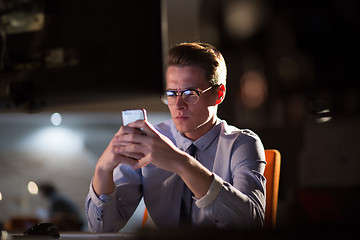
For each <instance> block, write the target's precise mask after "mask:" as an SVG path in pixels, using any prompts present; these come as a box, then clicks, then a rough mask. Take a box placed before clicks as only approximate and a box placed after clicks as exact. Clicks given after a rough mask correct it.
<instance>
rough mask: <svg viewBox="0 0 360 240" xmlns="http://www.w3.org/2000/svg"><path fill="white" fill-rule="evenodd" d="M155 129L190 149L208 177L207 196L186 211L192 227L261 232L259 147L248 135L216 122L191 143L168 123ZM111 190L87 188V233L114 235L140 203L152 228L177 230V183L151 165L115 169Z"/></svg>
mask: <svg viewBox="0 0 360 240" xmlns="http://www.w3.org/2000/svg"><path fill="white" fill-rule="evenodd" d="M155 127H156V129H157V130H158V131H159V132H161V133H162V134H164V135H165V136H167V137H168V138H169V139H170V140H171V141H172V142H173V143H174V144H175V145H176V146H177V147H178V148H179V149H181V150H183V151H185V150H187V148H188V147H189V146H190V145H191V144H192V143H194V144H195V145H196V147H197V148H198V150H197V152H196V157H197V159H198V161H199V162H200V163H201V164H203V165H204V166H205V167H206V168H208V169H209V170H210V171H211V172H213V176H214V179H213V182H212V184H211V187H210V189H209V191H208V192H207V194H206V195H205V196H204V197H202V198H201V199H195V201H193V206H192V216H191V218H192V226H193V227H218V228H239V227H240V228H253V227H261V226H262V225H263V223H264V215H265V189H266V187H265V184H266V179H265V178H264V176H263V173H264V169H265V164H266V162H265V153H264V147H263V145H262V143H261V141H260V139H259V137H258V136H257V135H256V134H254V133H253V132H251V131H250V130H240V129H237V128H235V127H233V126H230V125H227V123H226V122H225V121H220V120H218V122H217V124H216V125H215V126H214V127H213V128H212V129H211V130H210V131H209V132H208V133H206V134H205V135H204V136H202V137H201V138H199V139H198V140H196V141H195V142H192V141H191V140H189V139H187V138H186V137H184V136H183V135H182V134H180V133H179V132H178V131H177V130H176V127H175V124H174V123H173V121H172V120H169V121H166V122H163V123H160V124H159V125H157V126H155ZM114 182H115V186H116V190H115V191H114V192H113V193H112V194H111V195H109V196H105V195H101V196H97V195H96V193H95V192H94V190H93V188H92V183H91V185H90V190H89V194H88V196H87V199H86V214H87V218H88V225H89V229H90V231H93V232H115V231H119V230H120V229H121V228H122V227H123V226H124V225H125V224H126V222H127V221H128V220H129V218H130V217H131V216H132V214H133V212H134V211H135V209H136V207H137V206H138V204H139V202H140V200H141V198H142V197H144V201H145V205H146V207H147V209H148V212H149V214H150V216H151V218H152V220H153V221H154V223H155V225H156V226H157V227H158V228H166V227H177V226H179V221H180V205H181V197H182V190H183V181H182V179H181V178H180V177H179V176H178V175H177V174H175V173H172V172H168V171H165V170H162V169H160V168H157V167H155V166H154V165H152V164H149V165H147V166H146V167H143V168H141V169H138V170H133V169H132V168H131V167H129V166H128V165H123V164H120V165H119V166H118V167H117V168H116V169H115V170H114Z"/></svg>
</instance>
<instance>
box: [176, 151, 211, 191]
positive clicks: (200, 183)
mask: <svg viewBox="0 0 360 240" xmlns="http://www.w3.org/2000/svg"><path fill="white" fill-rule="evenodd" d="M177 174H178V175H179V176H180V177H181V178H182V179H183V181H184V182H185V184H186V185H187V186H188V188H189V189H190V190H191V191H192V192H193V193H194V195H195V197H196V198H202V197H203V196H205V195H206V193H207V192H208V190H209V188H210V186H211V183H212V181H213V175H212V173H211V172H210V171H209V170H208V169H207V168H205V167H204V166H203V165H202V164H201V163H199V162H198V161H197V160H195V159H193V158H190V159H188V160H187V161H184V162H183V164H181V166H180V167H179V168H178V172H177Z"/></svg>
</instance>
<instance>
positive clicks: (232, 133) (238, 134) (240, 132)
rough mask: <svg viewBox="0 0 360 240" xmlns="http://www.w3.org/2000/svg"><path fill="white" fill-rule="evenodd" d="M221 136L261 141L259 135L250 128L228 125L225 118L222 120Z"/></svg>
mask: <svg viewBox="0 0 360 240" xmlns="http://www.w3.org/2000/svg"><path fill="white" fill-rule="evenodd" d="M220 136H221V137H222V138H228V139H233V140H236V141H239V140H242V141H260V138H259V136H258V135H257V134H256V133H254V132H253V131H251V130H250V129H239V128H237V127H235V126H232V125H228V124H227V122H226V121H224V120H222V121H221V132H220Z"/></svg>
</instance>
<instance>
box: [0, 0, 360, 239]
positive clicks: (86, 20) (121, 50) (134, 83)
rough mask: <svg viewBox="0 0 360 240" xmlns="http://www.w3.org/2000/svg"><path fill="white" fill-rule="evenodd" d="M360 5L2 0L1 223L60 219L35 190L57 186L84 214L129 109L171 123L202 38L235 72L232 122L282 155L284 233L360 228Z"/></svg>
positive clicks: (348, 0) (226, 113)
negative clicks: (179, 64)
mask: <svg viewBox="0 0 360 240" xmlns="http://www.w3.org/2000/svg"><path fill="white" fill-rule="evenodd" d="M359 10H360V9H359V2H358V1H356V0H329V1H326V0H319V1H309V0H302V1H300V0H294V1H284V0H272V1H266V0H223V1H221V0H195V1H194V0H186V1H182V0H158V1H115V0H106V1H84V0H81V1H70V0H53V1H47V0H13V1H9V0H0V33H1V36H0V136H1V138H0V225H1V227H2V228H3V229H6V227H8V226H10V225H11V224H10V222H11V221H12V220H14V222H16V221H15V220H19V221H20V220H21V219H30V220H31V219H32V220H34V222H42V221H45V220H46V216H47V215H46V207H47V204H48V203H47V202H46V199H44V198H42V197H41V196H39V194H37V193H34V192H32V190H31V184H30V182H31V183H34V184H35V185H36V184H38V185H39V184H41V183H44V182H51V183H53V184H54V185H55V186H56V187H57V189H58V190H59V191H61V192H62V193H63V194H64V195H65V196H67V197H69V198H70V199H71V200H72V201H73V202H74V204H75V205H76V206H77V207H78V208H79V209H80V211H81V213H82V214H84V213H83V212H84V210H83V208H84V199H85V197H86V194H87V192H88V189H89V183H90V181H91V177H92V174H93V170H94V166H95V164H96V161H97V159H98V158H99V156H100V155H101V153H102V151H103V150H104V149H105V147H106V146H107V144H108V142H109V141H110V140H111V138H112V136H113V135H114V133H115V132H116V131H117V130H118V129H119V127H120V126H121V124H122V123H121V111H122V110H123V109H131V108H145V109H147V111H148V113H149V121H150V122H151V123H153V124H156V123H158V122H160V121H163V120H165V119H169V118H171V117H170V115H169V113H168V109H167V107H166V106H165V105H163V104H162V102H161V100H160V98H159V95H160V94H161V92H162V91H163V88H164V69H166V68H165V67H166V66H165V65H164V61H163V59H164V56H165V55H166V53H167V50H168V49H169V47H172V46H174V45H175V44H177V43H180V42H192V41H202V42H208V43H211V44H213V45H214V46H216V47H217V48H218V49H219V50H220V51H221V52H222V54H223V56H224V58H225V61H226V64H227V68H228V77H227V93H226V98H225V101H224V102H223V103H222V104H221V105H220V107H219V114H218V115H219V117H220V118H221V119H225V120H226V121H227V122H228V123H229V124H232V125H234V126H237V127H239V128H249V129H251V130H253V131H254V132H256V133H257V134H258V135H259V136H260V138H261V140H262V142H263V144H264V147H265V149H277V150H278V151H279V152H280V154H281V170H280V183H279V192H278V206H277V222H276V228H275V229H274V230H273V233H272V234H273V235H270V236H273V237H274V236H277V235H276V234H279V235H280V236H282V237H284V238H286V237H288V236H289V235H288V234H290V233H291V234H292V233H294V232H292V230H293V229H296V230H297V231H298V233H299V234H300V233H301V230H304V232H306V231H308V232H311V231H313V230H315V231H316V230H318V231H317V234H319V232H321V231H320V230H323V229H326V230H324V231H328V230H329V229H330V230H334V229H344V230H345V231H347V230H348V229H356V226H357V224H358V223H359V217H358V215H359V214H360V204H359V197H360V175H359V171H360V157H359V156H358V154H357V152H356V149H357V148H358V147H359V146H360V72H359V67H360V39H359V33H360V29H359V27H360V25H359V22H360V20H359ZM54 113H58V114H59V115H60V114H61V115H60V123H59V124H57V123H54V122H53V120H54V119H52V120H51V116H53V117H55V116H58V115H53V114H54ZM46 134H47V135H46ZM46 137H49V138H46ZM62 137H63V138H62ZM54 138H55V139H57V140H59V142H57V143H56V144H57V145H56V146H54V145H50V143H49V141H48V140H47V139H54ZM45 148H46V149H45ZM70 166H71V167H70ZM142 211H143V208H142V209H140V210H139V212H136V214H134V218H133V220H132V221H131V222H129V227H128V228H126V229H124V231H125V232H126V231H129V232H134V231H136V230H137V229H138V227H139V226H140V222H141V219H142ZM83 218H84V219H85V215H84V216H83ZM14 222H13V223H14ZM9 224H10V225H9ZM15 225H16V224H15ZM15 225H13V226H15ZM18 227H19V229H20V230H21V231H22V230H24V229H25V227H24V226H23V225H21V224H20V225H19V226H18ZM21 228H23V229H21ZM19 229H15V230H19ZM319 229H320V230H319ZM82 231H85V232H86V231H87V229H86V226H85V227H84V228H83V229H82ZM274 232H275V233H274ZM284 232H285V233H286V234H284ZM141 233H142V235H141V237H142V238H145V239H146V235H144V234H146V233H147V232H146V231H142V232H141ZM267 233H269V232H267ZM336 233H337V234H339V232H336ZM148 234H149V238H151V237H154V238H155V237H159V236H158V235H156V234H155V235H154V236H152V235H151V234H154V233H153V232H149V233H148ZM166 234H169V233H166ZM197 234H198V233H197ZM222 234H224V235H223V236H228V237H230V235H229V233H226V232H222ZM282 234H284V235H282ZM165 236H168V235H165ZM196 236H197V235H196ZM214 236H217V235H216V234H215V235H214ZM245 236H247V238H251V233H249V232H246V234H245ZM300 236H301V234H300ZM305 236H309V235H306V234H305ZM316 236H318V235H316ZM337 236H341V234H339V235H337ZM256 237H257V238H258V239H262V237H263V235H261V236H259V235H256V236H255V238H256Z"/></svg>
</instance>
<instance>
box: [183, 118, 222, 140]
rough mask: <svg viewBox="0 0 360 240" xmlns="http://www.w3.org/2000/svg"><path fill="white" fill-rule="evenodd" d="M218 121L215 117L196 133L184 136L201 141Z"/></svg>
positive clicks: (196, 130) (188, 133) (195, 131)
mask: <svg viewBox="0 0 360 240" xmlns="http://www.w3.org/2000/svg"><path fill="white" fill-rule="evenodd" d="M217 119H218V118H217V116H216V115H214V116H213V117H212V118H211V119H210V120H209V121H208V122H206V123H205V124H203V125H201V126H199V127H198V128H197V129H195V130H194V131H192V132H187V133H184V136H185V137H186V138H188V139H190V140H192V141H195V140H197V139H199V138H200V137H202V136H204V135H205V134H206V133H207V132H209V131H210V130H211V129H212V128H213V127H214V126H215V124H216V121H217Z"/></svg>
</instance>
